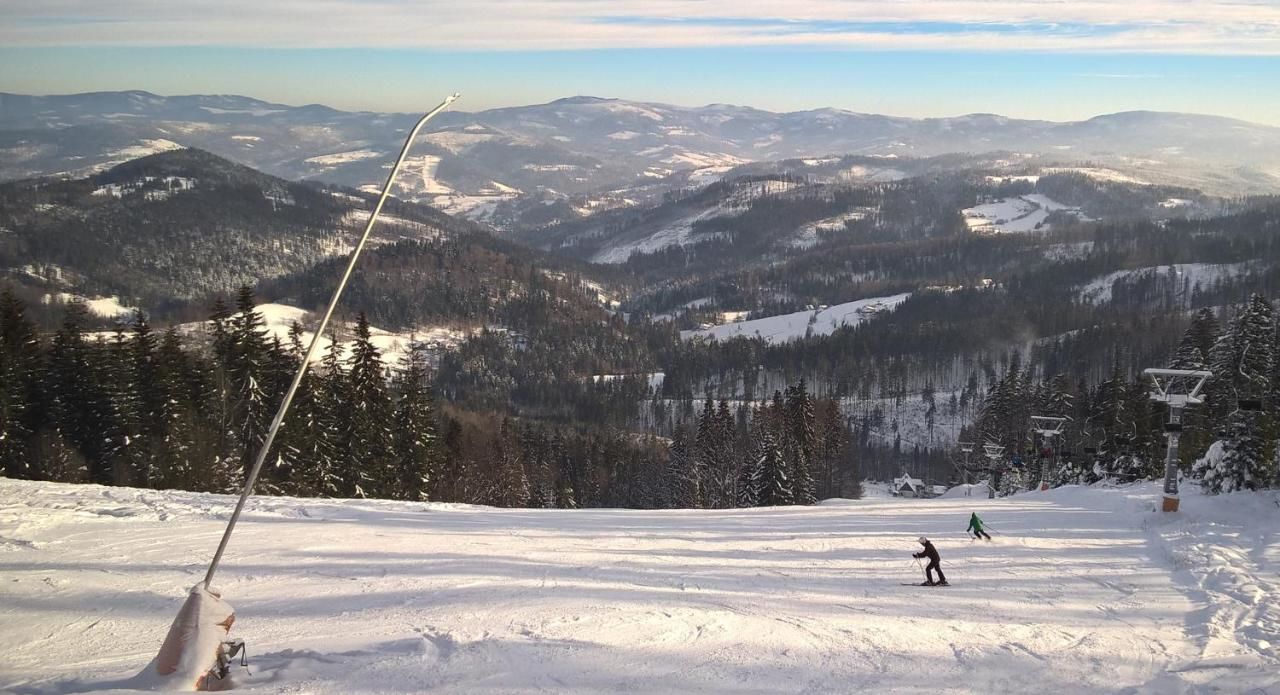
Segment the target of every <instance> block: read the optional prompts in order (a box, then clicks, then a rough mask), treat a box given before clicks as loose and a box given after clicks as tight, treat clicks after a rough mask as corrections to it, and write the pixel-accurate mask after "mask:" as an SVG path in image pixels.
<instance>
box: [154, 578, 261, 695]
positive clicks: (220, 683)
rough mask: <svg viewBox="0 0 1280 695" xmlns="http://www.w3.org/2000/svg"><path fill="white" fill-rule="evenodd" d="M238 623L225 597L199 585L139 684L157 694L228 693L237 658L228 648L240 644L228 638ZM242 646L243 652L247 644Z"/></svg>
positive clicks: (184, 605)
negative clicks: (229, 674) (229, 675)
mask: <svg viewBox="0 0 1280 695" xmlns="http://www.w3.org/2000/svg"><path fill="white" fill-rule="evenodd" d="M235 620H236V615H235V610H234V609H232V608H231V606H230V605H228V604H227V603H226V602H225V601H223V600H222V596H221V594H219V593H218V592H217V591H215V590H213V589H207V588H205V586H204V583H203V582H201V583H200V584H196V585H195V586H194V587H192V588H191V593H189V594H188V595H187V600H186V602H185V603H183V604H182V608H181V610H179V611H178V616H177V617H176V618H174V620H173V625H171V626H170V627H169V634H168V635H167V636H165V638H164V643H163V644H161V645H160V653H159V654H157V655H156V658H155V659H153V660H152V661H151V663H150V664H148V665H147V668H146V669H145V670H143V672H142V673H140V674H138V681H140V682H141V683H145V684H146V685H147V686H150V687H151V688H153V689H156V690H176V691H185V692H192V691H209V690H226V689H228V688H229V687H230V686H231V684H230V682H229V681H228V680H227V679H226V676H227V670H228V666H229V664H230V661H231V659H232V658H234V654H230V655H229V654H228V652H227V645H228V644H231V645H236V644H237V643H238V642H239V640H235V641H232V642H228V640H227V634H228V633H229V632H230V631H231V625H232V624H234V623H235ZM238 646H240V647H241V648H242V647H243V643H240V644H239V645H238ZM236 651H239V649H236Z"/></svg>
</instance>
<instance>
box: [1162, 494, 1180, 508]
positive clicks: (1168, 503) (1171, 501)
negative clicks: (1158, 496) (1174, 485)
mask: <svg viewBox="0 0 1280 695" xmlns="http://www.w3.org/2000/svg"><path fill="white" fill-rule="evenodd" d="M1160 511H1163V512H1176V511H1178V498H1177V497H1170V496H1169V495H1165V496H1164V502H1163V504H1161V506H1160Z"/></svg>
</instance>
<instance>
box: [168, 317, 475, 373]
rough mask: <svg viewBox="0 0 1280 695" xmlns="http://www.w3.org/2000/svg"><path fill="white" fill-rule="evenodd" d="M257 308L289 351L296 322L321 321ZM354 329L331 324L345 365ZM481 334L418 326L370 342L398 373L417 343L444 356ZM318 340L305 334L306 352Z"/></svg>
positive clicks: (375, 332)
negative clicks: (465, 341) (312, 340)
mask: <svg viewBox="0 0 1280 695" xmlns="http://www.w3.org/2000/svg"><path fill="white" fill-rule="evenodd" d="M256 308H257V311H258V313H259V314H261V315H262V318H263V322H264V325H263V332H264V333H265V334H266V336H267V339H268V340H270V339H272V338H274V339H277V340H279V341H280V343H281V344H282V345H284V346H285V347H288V346H289V345H290V341H291V339H290V337H289V330H290V329H291V328H292V327H293V324H294V322H297V323H298V324H299V325H302V326H308V327H310V326H313V324H315V322H316V321H317V320H318V317H316V316H314V315H313V314H312V313H311V312H309V311H307V310H306V309H299V308H298V307H294V306H289V305H288V304H273V303H268V304H259V305H258V306H257V307H256ZM354 325H355V324H354V323H349V324H345V325H344V324H341V323H339V322H337V321H334V322H332V323H330V324H329V333H330V334H332V333H334V332H336V333H337V334H338V337H339V341H338V351H339V352H338V354H339V359H341V360H343V361H345V360H347V359H349V358H350V357H351V350H352V348H354V347H355V340H354V339H352V337H351V333H352V331H353V330H354ZM175 328H176V329H177V330H178V332H179V333H183V334H186V335H197V334H202V333H204V332H206V331H208V330H209V324H208V322H205V321H195V322H192V323H182V324H178V325H177V326H175ZM479 331H480V328H479V327H472V328H456V327H452V326H418V327H417V328H414V329H412V330H408V331H404V332H401V333H392V332H391V331H386V330H383V329H381V328H378V327H377V326H370V327H369V342H370V343H372V344H373V346H374V347H376V348H378V353H379V354H380V355H381V356H382V364H383V365H385V366H386V367H388V368H390V369H398V368H399V366H400V364H401V363H402V361H403V360H404V359H405V358H406V357H407V356H408V355H409V353H410V352H411V351H412V349H413V346H414V344H415V343H416V344H421V345H424V346H426V347H427V348H428V351H429V352H431V353H440V352H443V351H446V350H454V349H457V347H458V345H460V344H461V343H462V341H464V340H466V339H467V338H469V337H471V336H472V335H474V334H476V333H478V332H479ZM314 336H315V333H314V332H313V331H311V330H304V331H302V335H301V336H300V339H301V341H302V346H303V349H306V347H307V346H308V345H310V344H311V339H312V338H313V337H314ZM332 343H333V341H332V340H330V337H329V335H325V336H324V337H322V338H321V339H320V345H319V346H318V347H317V349H316V354H315V357H314V358H313V359H312V363H313V364H315V363H318V362H320V361H321V360H322V359H324V356H325V354H326V353H327V352H328V351H329V346H330V345H331V344H332Z"/></svg>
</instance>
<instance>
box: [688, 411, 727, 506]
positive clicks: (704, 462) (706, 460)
mask: <svg viewBox="0 0 1280 695" xmlns="http://www.w3.org/2000/svg"><path fill="white" fill-rule="evenodd" d="M719 429H720V428H719V425H718V423H717V420H716V409H715V404H714V403H713V402H712V400H711V397H710V396H708V397H707V400H706V402H705V403H704V404H703V406H702V415H701V416H699V417H698V430H697V434H696V435H695V437H694V446H693V456H692V459H693V463H694V465H693V470H692V472H691V476H690V477H691V479H692V480H693V481H694V483H695V487H696V489H697V503H696V504H695V505H694V507H711V506H713V505H714V504H715V499H714V498H715V484H714V482H713V481H714V476H715V471H716V468H717V461H718V459H719V454H720V452H719V448H720V441H719V436H718V435H719Z"/></svg>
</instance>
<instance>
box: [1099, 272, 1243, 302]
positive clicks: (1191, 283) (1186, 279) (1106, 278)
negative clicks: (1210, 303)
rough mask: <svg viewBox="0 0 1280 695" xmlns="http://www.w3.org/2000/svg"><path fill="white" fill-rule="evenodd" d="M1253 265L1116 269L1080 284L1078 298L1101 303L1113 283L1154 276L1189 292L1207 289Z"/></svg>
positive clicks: (1130, 281)
mask: <svg viewBox="0 0 1280 695" xmlns="http://www.w3.org/2000/svg"><path fill="white" fill-rule="evenodd" d="M1253 265H1254V264H1253V263H1175V264H1173V265H1161V266H1152V267H1148V268H1135V269H1133V270H1117V271H1116V272H1114V273H1107V274H1106V275H1103V276H1101V277H1098V278H1096V279H1094V280H1091V281H1089V282H1088V283H1087V284H1085V285H1081V287H1080V290H1079V292H1080V298H1081V299H1083V300H1084V301H1086V302H1089V303H1091V304H1104V303H1106V302H1109V301H1111V292H1112V290H1113V289H1114V288H1115V285H1116V283H1117V282H1120V283H1132V282H1135V281H1137V280H1142V279H1147V278H1153V277H1155V276H1157V275H1166V276H1172V277H1173V278H1175V279H1176V280H1177V282H1178V284H1180V285H1183V286H1185V287H1186V288H1188V289H1191V290H1194V289H1195V288H1196V287H1201V288H1204V289H1208V288H1210V287H1212V286H1213V285H1214V284H1216V283H1218V282H1221V281H1223V280H1229V279H1231V278H1234V277H1237V276H1240V275H1243V274H1245V273H1247V272H1248V271H1249V269H1250V268H1252V267H1253Z"/></svg>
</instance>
